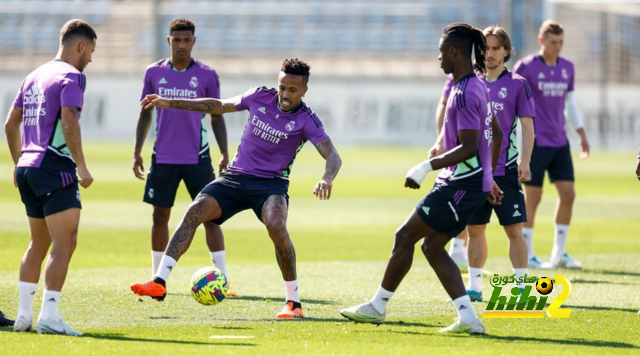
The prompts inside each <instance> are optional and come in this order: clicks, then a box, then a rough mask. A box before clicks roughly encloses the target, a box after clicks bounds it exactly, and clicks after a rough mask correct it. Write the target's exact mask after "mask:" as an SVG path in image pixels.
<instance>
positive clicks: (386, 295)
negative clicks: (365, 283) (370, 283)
mask: <svg viewBox="0 0 640 356" xmlns="http://www.w3.org/2000/svg"><path fill="white" fill-rule="evenodd" d="M394 293H395V292H389V291H388V290H386V289H384V288H382V286H380V287H378V291H377V292H376V294H375V295H374V296H373V298H371V304H373V307H374V308H375V309H376V310H377V311H378V313H380V314H382V313H384V312H385V311H386V310H387V303H389V300H390V299H391V297H393V294H394Z"/></svg>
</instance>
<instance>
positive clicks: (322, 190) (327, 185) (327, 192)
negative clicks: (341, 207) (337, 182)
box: [313, 179, 333, 200]
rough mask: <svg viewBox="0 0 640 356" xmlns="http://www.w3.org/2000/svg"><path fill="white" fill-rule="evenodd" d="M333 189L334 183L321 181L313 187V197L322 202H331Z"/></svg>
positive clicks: (327, 180)
mask: <svg viewBox="0 0 640 356" xmlns="http://www.w3.org/2000/svg"><path fill="white" fill-rule="evenodd" d="M331 188H333V181H332V180H330V179H321V180H320V181H319V182H318V183H317V184H316V186H315V187H313V195H315V196H317V197H318V198H320V200H329V198H331Z"/></svg>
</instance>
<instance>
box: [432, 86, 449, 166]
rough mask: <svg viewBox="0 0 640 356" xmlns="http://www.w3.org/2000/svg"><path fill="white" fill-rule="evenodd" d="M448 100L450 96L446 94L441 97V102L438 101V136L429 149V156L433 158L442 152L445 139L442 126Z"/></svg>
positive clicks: (436, 121)
mask: <svg viewBox="0 0 640 356" xmlns="http://www.w3.org/2000/svg"><path fill="white" fill-rule="evenodd" d="M447 101H449V98H448V97H446V96H442V97H441V98H440V102H439V103H438V107H437V108H436V120H435V123H436V133H437V134H438V138H437V139H436V143H435V144H434V145H433V146H432V147H431V149H430V150H429V158H433V157H435V156H437V155H439V154H441V153H442V142H443V140H444V135H442V127H443V126H444V112H445V111H446V108H447Z"/></svg>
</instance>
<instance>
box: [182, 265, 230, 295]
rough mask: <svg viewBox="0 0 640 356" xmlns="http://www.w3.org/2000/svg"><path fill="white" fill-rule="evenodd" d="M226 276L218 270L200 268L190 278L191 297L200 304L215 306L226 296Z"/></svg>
mask: <svg viewBox="0 0 640 356" xmlns="http://www.w3.org/2000/svg"><path fill="white" fill-rule="evenodd" d="M227 290H228V285H227V276H225V275H224V273H222V271H220V270H219V269H217V268H215V267H213V266H210V267H202V268H200V269H199V270H197V271H196V273H194V274H193V277H191V295H192V296H193V298H194V299H195V300H196V301H198V303H200V304H204V305H216V304H218V303H220V302H221V301H223V300H224V298H225V297H226V296H227Z"/></svg>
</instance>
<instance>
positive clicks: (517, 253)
mask: <svg viewBox="0 0 640 356" xmlns="http://www.w3.org/2000/svg"><path fill="white" fill-rule="evenodd" d="M504 231H505V233H506V234H507V237H508V238H509V259H510V260H511V265H512V266H513V273H515V275H516V280H517V279H519V278H520V277H524V275H526V274H527V264H528V258H527V257H528V256H527V243H526V241H525V240H524V236H523V235H522V223H515V224H511V225H505V226H504ZM516 287H518V288H520V289H523V288H524V287H525V285H524V283H518V282H516Z"/></svg>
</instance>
